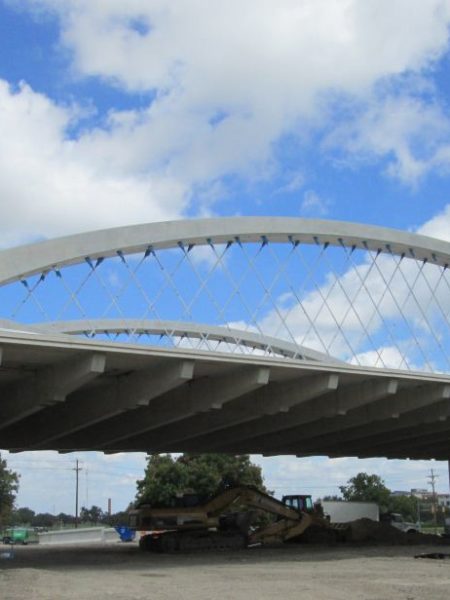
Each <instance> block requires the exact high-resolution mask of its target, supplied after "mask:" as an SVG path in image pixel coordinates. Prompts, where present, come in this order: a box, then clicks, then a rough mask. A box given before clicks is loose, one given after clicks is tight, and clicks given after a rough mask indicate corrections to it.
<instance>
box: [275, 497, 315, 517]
mask: <svg viewBox="0 0 450 600" xmlns="http://www.w3.org/2000/svg"><path fill="white" fill-rule="evenodd" d="M281 502H282V503H283V504H285V505H286V506H288V507H289V508H292V509H293V510H296V511H297V512H304V513H309V514H312V513H314V512H315V510H314V504H313V501H312V498H311V496H304V495H299V494H297V495H291V496H283V497H282V499H281Z"/></svg>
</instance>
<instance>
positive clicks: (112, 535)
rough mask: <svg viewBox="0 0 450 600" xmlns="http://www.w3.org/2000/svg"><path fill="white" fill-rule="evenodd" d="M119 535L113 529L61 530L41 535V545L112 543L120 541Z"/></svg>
mask: <svg viewBox="0 0 450 600" xmlns="http://www.w3.org/2000/svg"><path fill="white" fill-rule="evenodd" d="M119 539H120V538H119V535H118V533H117V531H116V530H115V529H113V528H112V527H85V528H78V529H60V530H57V531H48V532H46V533H40V534H39V543H40V544H84V543H89V542H92V543H97V544H98V543H110V542H117V541H119Z"/></svg>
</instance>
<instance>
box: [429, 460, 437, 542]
mask: <svg viewBox="0 0 450 600" xmlns="http://www.w3.org/2000/svg"><path fill="white" fill-rule="evenodd" d="M437 478H438V475H435V474H434V470H433V469H431V475H429V476H428V482H429V483H430V485H431V489H432V492H433V521H434V530H435V533H437V506H436V504H437V503H436V486H435V482H436V479H437Z"/></svg>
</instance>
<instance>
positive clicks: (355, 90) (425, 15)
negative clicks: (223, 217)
mask: <svg viewBox="0 0 450 600" xmlns="http://www.w3.org/2000/svg"><path fill="white" fill-rule="evenodd" d="M10 3H11V4H13V5H14V4H15V5H17V6H19V7H20V9H22V10H26V9H27V8H28V9H29V10H31V11H35V10H38V11H43V10H44V11H45V10H49V11H51V12H53V13H54V14H56V15H57V17H58V19H59V21H60V25H61V38H60V43H61V46H62V47H64V48H65V49H69V51H70V53H69V55H70V56H71V61H72V62H71V69H72V74H73V76H74V77H80V78H83V77H97V78H101V79H103V80H105V81H107V82H110V83H111V84H112V85H116V86H118V87H120V88H121V89H123V90H126V91H128V92H130V93H134V92H137V93H142V92H145V93H147V92H150V93H151V94H152V98H151V100H149V101H148V105H147V106H146V107H144V108H142V109H140V110H127V111H119V110H117V109H115V110H114V109H113V107H111V111H110V112H109V117H108V120H107V123H106V125H105V126H104V127H97V128H91V129H85V130H84V131H83V132H82V133H80V134H79V136H78V138H77V139H70V138H69V137H68V135H67V131H68V128H69V126H70V125H73V124H74V123H75V124H76V123H77V118H78V117H79V113H78V112H77V110H76V109H69V108H67V107H61V106H57V105H56V104H55V103H54V102H52V101H51V100H50V99H48V98H46V97H45V96H43V95H39V94H36V93H35V92H33V91H32V90H31V89H30V88H29V87H27V86H26V85H23V86H22V87H21V89H20V90H19V91H18V92H17V93H11V91H10V90H9V89H8V86H7V84H6V83H2V85H1V87H0V97H1V113H2V114H1V115H0V119H1V122H0V125H1V127H2V132H3V135H2V139H1V143H0V150H1V152H2V156H3V157H5V158H6V159H5V160H3V161H2V166H1V169H0V193H1V197H2V198H3V201H2V207H1V209H2V220H1V222H2V224H3V231H2V234H3V243H4V244H10V243H15V242H17V241H20V240H22V239H25V238H28V237H30V236H33V235H34V236H36V235H45V236H52V235H56V234H61V233H68V232H72V231H77V230H81V229H89V228H96V227H104V226H110V225H119V224H123V223H132V222H137V221H139V222H142V221H145V220H160V219H170V218H175V217H178V216H180V215H183V214H184V213H186V211H187V209H188V207H189V206H192V203H193V202H194V199H193V193H194V192H195V193H196V192H197V191H198V190H199V189H200V190H202V196H203V197H202V198H200V200H199V206H198V210H199V212H200V213H203V212H204V211H205V210H206V211H207V212H210V211H211V209H212V207H213V203H214V200H215V198H216V197H217V190H218V189H219V195H221V194H222V192H221V191H220V186H219V188H217V180H219V179H220V178H221V177H222V176H224V175H225V174H229V173H237V174H245V175H246V176H247V177H250V178H261V177H267V172H268V169H269V170H270V169H274V168H275V166H274V164H275V163H274V155H273V147H274V143H275V142H277V141H278V140H279V139H280V138H281V137H282V136H283V134H285V133H287V132H289V133H294V134H295V135H300V134H302V135H303V134H307V132H308V130H311V129H312V128H319V129H320V128H322V127H323V126H326V125H327V122H326V117H327V115H328V117H330V114H329V113H328V112H327V110H323V109H324V108H326V106H327V101H328V99H329V93H330V92H331V93H332V96H333V97H334V96H335V95H336V94H337V95H338V96H339V95H344V96H350V97H357V98H359V99H367V98H369V99H370V98H371V97H372V96H371V93H372V88H373V86H374V85H375V84H376V83H377V82H379V81H380V80H386V79H389V78H390V77H395V76H397V75H400V74H403V73H405V72H419V73H420V72H421V71H422V70H423V69H425V68H427V67H428V66H429V65H430V64H431V62H432V61H433V60H435V59H436V58H438V57H439V56H440V55H441V54H442V53H443V52H444V51H445V50H446V48H447V33H448V32H447V25H448V21H449V19H450V4H449V3H448V2H446V1H444V0H430V1H429V2H426V3H424V2H420V1H416V2H413V3H412V2H411V1H410V0H409V1H406V0H397V1H396V2H391V1H390V2H387V1H383V2H364V3H362V2H358V1H356V0H341V1H333V2H329V1H328V0H321V1H319V0H315V1H312V0H304V1H303V2H298V1H297V0H284V1H283V2H276V3H274V2H273V1H272V0H248V1H247V2H246V3H245V5H243V4H242V3H241V2H238V1H237V0H232V1H230V2H226V3H224V2H221V1H219V0H215V1H212V2H208V3H205V2H198V1H197V0H190V1H187V0H183V1H181V0H174V1H172V2H167V1H164V0H153V1H152V2H149V1H148V0H134V1H133V0H132V1H129V2H124V1H123V0H111V1H110V2H103V1H101V0H76V1H75V0H68V1H67V2H64V3H62V2H59V1H56V0H29V1H28V2H25V3H24V2H20V3H19V2H17V1H15V0H10ZM412 4H413V5H414V6H412ZM144 97H145V96H144ZM94 102H95V100H94ZM402 102H403V103H402ZM405 108H406V109H408V110H405ZM418 112H419V117H420V119H419V121H420V132H419V131H418V127H419V125H418V124H417V113H418ZM395 115H397V116H401V119H400V120H398V119H394V116H395ZM439 118H440V113H439V108H438V107H435V108H433V107H431V108H430V107H428V108H427V109H426V110H425V109H423V110H422V111H421V112H420V107H419V106H418V105H417V104H414V101H412V100H408V99H405V100H403V101H400V100H399V101H398V102H397V103H395V102H394V101H391V104H389V105H388V104H386V103H385V104H384V105H381V106H380V107H378V108H377V109H373V110H372V111H370V110H369V112H368V113H367V115H366V116H363V117H362V119H361V123H360V127H359V129H358V130H357V134H356V133H355V134H354V135H353V137H352V139H351V146H352V148H351V149H352V150H353V151H355V152H356V151H357V152H359V151H360V149H361V148H362V149H363V151H367V150H369V151H371V152H374V153H375V154H376V155H379V156H382V155H385V154H386V153H393V154H394V156H395V159H394V161H393V162H392V164H391V167H390V171H391V173H392V174H394V175H395V176H397V177H400V178H402V179H411V178H413V179H414V178H417V177H419V176H420V175H421V174H422V173H423V172H424V171H425V170H426V168H427V164H433V165H434V166H435V167H436V168H442V165H444V164H447V162H448V161H447V154H448V153H449V152H450V151H449V150H448V147H447V145H446V144H443V143H440V144H435V145H434V146H433V148H432V150H431V155H430V156H429V157H428V158H427V159H426V161H428V163H426V164H424V160H423V159H422V158H420V157H418V156H417V154H416V153H415V151H414V150H413V149H411V144H413V142H414V140H412V138H415V137H417V135H419V134H420V135H419V137H420V136H422V133H421V132H422V130H423V129H424V128H431V129H432V131H433V132H434V133H436V132H437V130H438V128H439V127H440V124H439ZM398 121H399V122H398ZM392 124H393V125H395V126H394V127H392ZM379 126H381V129H380V131H381V130H383V131H386V132H387V133H389V134H390V135H388V136H387V138H386V139H384V138H381V137H380V135H377V128H378V127H379ZM439 131H440V129H439ZM438 138H439V136H438ZM440 139H441V138H439V140H440ZM420 140H422V137H420ZM439 140H438V141H439ZM348 143H349V144H350V142H348ZM426 161H425V162H426ZM430 161H431V162H430ZM262 167H264V168H262ZM208 190H215V191H214V192H213V193H212V194H209V193H208ZM205 203H206V204H205ZM195 206H196V205H194V209H193V211H192V212H194V213H195V211H196V208H195ZM6 230H7V231H6Z"/></svg>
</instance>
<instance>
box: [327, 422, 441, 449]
mask: <svg viewBox="0 0 450 600" xmlns="http://www.w3.org/2000/svg"><path fill="white" fill-rule="evenodd" d="M442 425H446V427H445V428H442V429H441V430H440V431H439V430H437V429H436V428H435V430H434V431H432V432H431V433H430V432H429V431H428V432H425V431H420V427H418V428H415V435H411V436H410V437H408V438H406V439H403V440H397V439H396V438H395V437H386V439H385V441H384V443H378V444H376V445H374V446H372V445H370V446H368V445H365V444H364V442H362V441H360V442H359V444H348V445H347V444H345V443H343V444H342V446H341V448H340V450H341V451H345V452H348V453H349V454H352V455H353V454H358V455H359V454H360V453H364V452H365V450H366V449H367V448H370V452H371V453H376V454H378V453H379V454H380V455H385V454H386V453H387V454H390V453H392V452H397V451H398V452H402V453H403V452H404V453H408V452H409V453H413V454H414V451H415V450H420V449H421V448H423V447H427V448H429V447H435V446H439V444H442V443H446V442H447V443H449V444H450V423H443V424H442ZM332 451H333V450H332Z"/></svg>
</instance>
